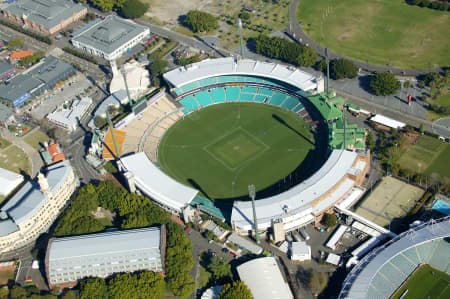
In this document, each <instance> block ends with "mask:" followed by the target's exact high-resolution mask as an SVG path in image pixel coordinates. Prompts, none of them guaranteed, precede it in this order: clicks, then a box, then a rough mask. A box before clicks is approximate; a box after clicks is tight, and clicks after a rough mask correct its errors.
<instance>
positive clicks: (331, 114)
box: [308, 95, 342, 121]
mask: <svg viewBox="0 0 450 299" xmlns="http://www.w3.org/2000/svg"><path fill="white" fill-rule="evenodd" d="M308 100H309V101H310V102H311V103H312V104H313V105H314V107H316V109H317V110H319V112H320V114H321V115H322V117H323V118H324V119H325V120H326V121H330V120H333V119H337V118H340V117H342V111H341V110H339V108H337V107H336V106H335V105H334V104H333V103H331V102H329V101H328V102H327V101H326V100H325V97H324V96H323V95H315V96H312V97H309V98H308Z"/></svg>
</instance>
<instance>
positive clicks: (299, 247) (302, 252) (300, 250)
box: [290, 242, 311, 262]
mask: <svg viewBox="0 0 450 299" xmlns="http://www.w3.org/2000/svg"><path fill="white" fill-rule="evenodd" d="M290 253H291V260H293V261H298V262H304V261H310V260H311V246H309V245H308V244H306V242H292V243H291V249H290Z"/></svg>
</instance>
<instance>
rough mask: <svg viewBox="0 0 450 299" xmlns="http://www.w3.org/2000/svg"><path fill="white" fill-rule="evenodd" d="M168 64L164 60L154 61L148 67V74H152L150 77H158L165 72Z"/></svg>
mask: <svg viewBox="0 0 450 299" xmlns="http://www.w3.org/2000/svg"><path fill="white" fill-rule="evenodd" d="M168 64H169V63H168V62H167V60H165V59H156V60H155V61H153V63H152V64H151V65H150V72H152V75H154V76H155V75H159V74H161V73H163V72H164V71H165V70H166V68H167V65H168Z"/></svg>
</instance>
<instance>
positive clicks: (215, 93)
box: [211, 88, 225, 103]
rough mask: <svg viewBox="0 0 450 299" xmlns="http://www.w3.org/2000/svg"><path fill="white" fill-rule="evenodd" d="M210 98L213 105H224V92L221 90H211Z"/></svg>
mask: <svg viewBox="0 0 450 299" xmlns="http://www.w3.org/2000/svg"><path fill="white" fill-rule="evenodd" d="M211 97H212V99H213V101H214V103H224V102H225V90H224V89H223V88H214V89H211Z"/></svg>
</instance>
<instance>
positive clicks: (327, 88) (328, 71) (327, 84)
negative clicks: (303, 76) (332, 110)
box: [325, 47, 330, 98]
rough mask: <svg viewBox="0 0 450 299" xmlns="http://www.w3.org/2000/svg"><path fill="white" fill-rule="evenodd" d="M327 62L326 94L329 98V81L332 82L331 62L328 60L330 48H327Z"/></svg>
mask: <svg viewBox="0 0 450 299" xmlns="http://www.w3.org/2000/svg"><path fill="white" fill-rule="evenodd" d="M325 62H326V64H327V78H326V93H327V98H328V94H329V92H330V89H329V80H330V60H329V59H328V47H326V48H325Z"/></svg>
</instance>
